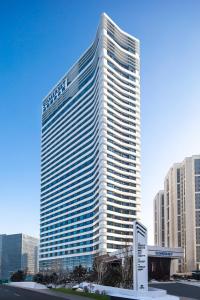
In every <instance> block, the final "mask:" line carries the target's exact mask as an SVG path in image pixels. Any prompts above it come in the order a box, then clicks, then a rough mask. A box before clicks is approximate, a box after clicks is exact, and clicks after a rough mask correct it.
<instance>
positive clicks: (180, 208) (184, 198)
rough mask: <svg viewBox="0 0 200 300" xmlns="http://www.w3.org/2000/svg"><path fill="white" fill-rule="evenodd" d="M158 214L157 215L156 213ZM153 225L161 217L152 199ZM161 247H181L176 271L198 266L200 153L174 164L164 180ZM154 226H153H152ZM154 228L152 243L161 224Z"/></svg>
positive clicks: (199, 250) (193, 268)
mask: <svg viewBox="0 0 200 300" xmlns="http://www.w3.org/2000/svg"><path fill="white" fill-rule="evenodd" d="M157 214H159V216H157ZM154 216H155V224H158V223H157V218H161V214H160V210H159V209H158V204H156V201H155V211H154ZM164 220H165V221H164V224H165V226H164V229H165V230H164V240H165V243H164V246H166V247H182V248H183V249H184V252H185V253H184V260H180V261H179V264H178V265H177V266H176V270H175V271H178V272H189V271H192V270H195V269H200V155H195V156H192V157H188V158H185V160H184V161H183V162H182V163H176V164H174V165H173V166H172V167H171V168H170V170H169V172H168V173H167V176H166V178H165V182H164ZM155 226H156V225H155ZM156 228H157V229H156V230H155V243H156V244H157V245H160V246H161V245H163V244H161V243H162V242H161V241H160V240H159V239H158V238H157V236H158V235H159V234H161V232H162V231H163V227H162V226H157V227H156Z"/></svg>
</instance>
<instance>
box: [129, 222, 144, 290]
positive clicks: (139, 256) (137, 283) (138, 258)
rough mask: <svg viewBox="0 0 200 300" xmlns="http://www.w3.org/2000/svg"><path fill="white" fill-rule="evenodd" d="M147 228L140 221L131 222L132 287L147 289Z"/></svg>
mask: <svg viewBox="0 0 200 300" xmlns="http://www.w3.org/2000/svg"><path fill="white" fill-rule="evenodd" d="M147 251H148V250H147V229H146V227H144V226H143V225H142V224H141V223H140V222H138V221H135V222H134V223H133V289H134V290H136V291H141V292H142V291H148V252H147Z"/></svg>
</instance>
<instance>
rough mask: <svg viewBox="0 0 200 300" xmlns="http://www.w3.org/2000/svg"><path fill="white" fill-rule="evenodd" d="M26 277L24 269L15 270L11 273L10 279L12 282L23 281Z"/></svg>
mask: <svg viewBox="0 0 200 300" xmlns="http://www.w3.org/2000/svg"><path fill="white" fill-rule="evenodd" d="M25 279H26V273H25V272H24V271H21V270H19V271H17V272H15V273H13V274H12V275H11V278H10V280H11V281H14V282H20V281H24V280H25Z"/></svg>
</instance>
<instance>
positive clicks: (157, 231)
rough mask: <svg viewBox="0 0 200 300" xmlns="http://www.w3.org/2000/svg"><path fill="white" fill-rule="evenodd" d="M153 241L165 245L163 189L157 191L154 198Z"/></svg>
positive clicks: (158, 244)
mask: <svg viewBox="0 0 200 300" xmlns="http://www.w3.org/2000/svg"><path fill="white" fill-rule="evenodd" d="M154 243H155V245H157V246H162V247H164V246H165V205H164V191H163V190H161V191H159V192H158V193H157V194H156V196H155V198H154Z"/></svg>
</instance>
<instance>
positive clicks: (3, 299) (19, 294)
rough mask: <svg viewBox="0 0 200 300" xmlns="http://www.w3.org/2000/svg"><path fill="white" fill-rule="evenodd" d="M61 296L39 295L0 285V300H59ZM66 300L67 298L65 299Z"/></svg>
mask: <svg viewBox="0 0 200 300" xmlns="http://www.w3.org/2000/svg"><path fill="white" fill-rule="evenodd" d="M59 299H63V298H60V297H59V296H52V295H48V294H43V293H38V292H35V291H30V290H25V289H21V288H16V287H10V286H6V285H0V300H59ZM65 299H66V298H65Z"/></svg>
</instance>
